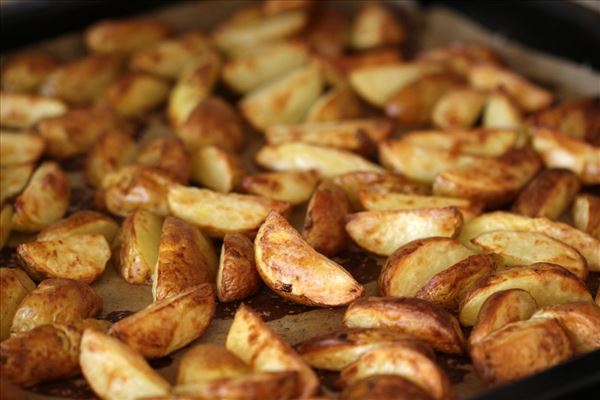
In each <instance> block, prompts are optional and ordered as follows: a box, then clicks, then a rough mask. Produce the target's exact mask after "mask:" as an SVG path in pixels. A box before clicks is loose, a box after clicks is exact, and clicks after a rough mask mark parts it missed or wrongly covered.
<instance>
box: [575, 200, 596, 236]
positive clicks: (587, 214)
mask: <svg viewBox="0 0 600 400" xmlns="http://www.w3.org/2000/svg"><path fill="white" fill-rule="evenodd" d="M572 217H573V222H574V223H575V226H576V227H577V229H579V230H581V231H583V232H587V233H589V234H590V235H592V236H593V237H595V238H596V239H600V198H599V197H597V196H592V195H589V194H579V195H577V196H576V197H575V201H574V202H573V208H572Z"/></svg>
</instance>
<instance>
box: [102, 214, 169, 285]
mask: <svg viewBox="0 0 600 400" xmlns="http://www.w3.org/2000/svg"><path fill="white" fill-rule="evenodd" d="M162 224H163V220H162V218H161V217H159V216H158V215H156V214H153V213H151V212H150V211H147V210H144V209H137V210H134V211H132V212H131V213H130V214H129V215H127V218H125V220H124V221H123V225H122V226H121V229H120V231H119V233H118V236H117V237H116V239H115V242H114V244H113V260H112V261H113V264H114V265H115V267H116V268H117V270H118V271H119V273H120V274H121V276H122V277H123V278H125V280H126V281H127V282H129V283H132V284H137V285H139V284H149V283H152V276H153V275H154V270H155V268H156V261H157V260H158V247H159V244H160V234H161V229H162V228H161V227H162Z"/></svg>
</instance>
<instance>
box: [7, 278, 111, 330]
mask: <svg viewBox="0 0 600 400" xmlns="http://www.w3.org/2000/svg"><path fill="white" fill-rule="evenodd" d="M101 310H102V298H101V297H100V296H98V294H96V292H95V291H94V289H92V287H91V286H90V285H88V284H86V283H84V282H79V281H74V280H71V279H46V280H44V281H42V282H40V284H39V285H38V287H37V288H35V289H33V290H32V291H31V292H29V293H28V294H27V296H25V298H24V299H23V300H22V301H21V304H20V305H19V307H18V308H17V310H16V312H15V316H14V318H13V321H12V327H11V332H13V333H14V332H25V331H30V330H32V329H33V328H35V327H38V326H40V325H46V324H71V323H74V322H78V321H82V320H84V319H86V318H92V317H95V316H97V315H98V314H99V313H100V311H101Z"/></svg>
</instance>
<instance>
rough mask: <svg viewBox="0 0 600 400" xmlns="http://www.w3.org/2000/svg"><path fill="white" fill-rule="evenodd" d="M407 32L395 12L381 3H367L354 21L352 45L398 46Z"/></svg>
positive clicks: (351, 36)
mask: <svg viewBox="0 0 600 400" xmlns="http://www.w3.org/2000/svg"><path fill="white" fill-rule="evenodd" d="M405 37H406V32H405V31H404V27H403V26H402V24H401V23H400V21H399V20H398V19H397V18H396V15H395V14H394V12H393V11H392V10H391V9H389V8H387V7H386V6H384V5H383V4H381V3H376V2H375V3H365V4H363V5H362V7H361V8H360V9H359V10H358V12H357V14H356V15H355V16H354V20H353V21H352V28H351V31H350V45H351V46H352V47H353V48H355V49H357V50H365V49H370V48H374V47H385V46H398V45H401V44H403V43H404V40H405Z"/></svg>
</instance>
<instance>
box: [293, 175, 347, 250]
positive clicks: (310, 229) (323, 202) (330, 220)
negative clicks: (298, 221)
mask: <svg viewBox="0 0 600 400" xmlns="http://www.w3.org/2000/svg"><path fill="white" fill-rule="evenodd" d="M349 212H350V202H349V201H348V197H347V196H346V194H345V193H344V191H343V190H342V189H341V188H340V187H338V186H337V185H335V184H334V183H332V182H328V181H326V182H322V183H321V184H320V185H319V186H318V187H317V190H315V192H314V193H313V195H312V197H311V199H310V201H309V203H308V207H307V209H306V217H305V218H304V228H303V230H302V236H303V237H304V240H306V242H307V243H308V244H309V245H310V246H311V247H312V248H313V249H315V250H316V251H318V252H319V253H321V254H324V255H326V256H333V255H336V254H337V253H339V252H340V251H342V250H343V249H344V248H345V247H346V244H347V243H348V233H347V232H346V227H345V225H346V216H347V215H348V213H349Z"/></svg>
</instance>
